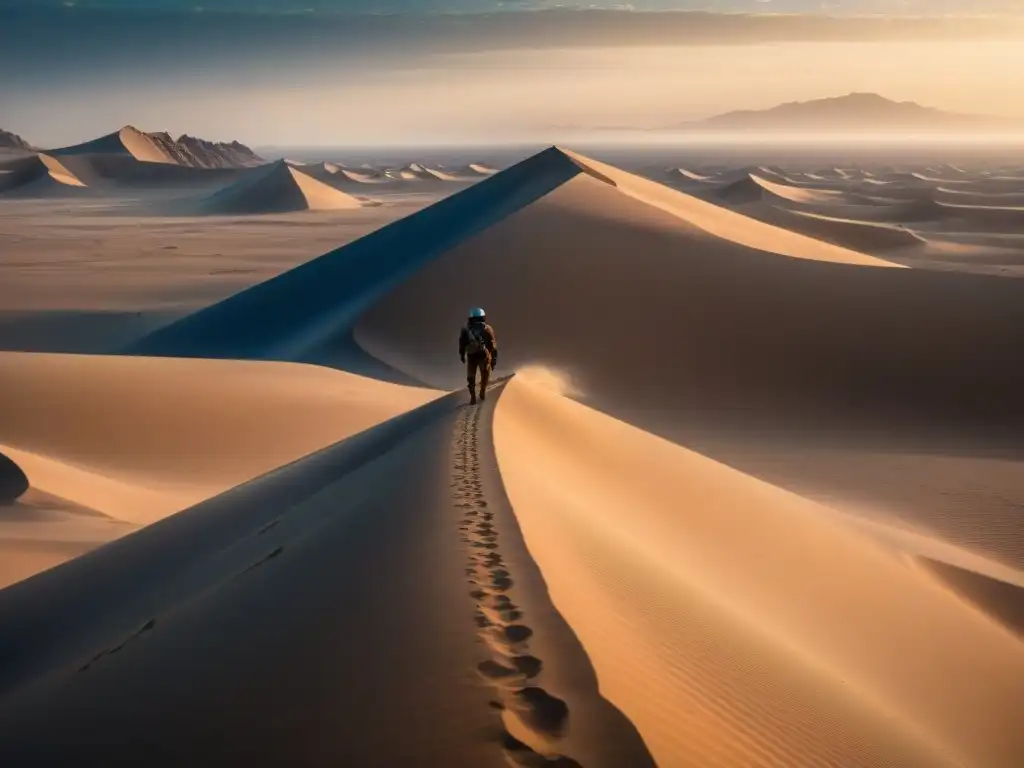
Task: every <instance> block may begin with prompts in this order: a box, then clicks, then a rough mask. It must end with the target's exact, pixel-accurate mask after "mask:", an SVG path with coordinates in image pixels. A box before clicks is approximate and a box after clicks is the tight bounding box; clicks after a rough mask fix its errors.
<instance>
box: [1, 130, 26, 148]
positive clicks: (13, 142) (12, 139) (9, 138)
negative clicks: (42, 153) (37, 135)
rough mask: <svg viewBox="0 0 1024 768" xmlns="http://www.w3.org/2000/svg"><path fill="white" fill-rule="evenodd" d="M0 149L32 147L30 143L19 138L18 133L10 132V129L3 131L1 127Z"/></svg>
mask: <svg viewBox="0 0 1024 768" xmlns="http://www.w3.org/2000/svg"><path fill="white" fill-rule="evenodd" d="M0 149H26V150H30V149H32V145H30V144H29V143H28V142H27V141H25V140H24V139H23V138H21V136H19V135H18V134H16V133H11V132H10V131H5V130H4V129H3V128H0Z"/></svg>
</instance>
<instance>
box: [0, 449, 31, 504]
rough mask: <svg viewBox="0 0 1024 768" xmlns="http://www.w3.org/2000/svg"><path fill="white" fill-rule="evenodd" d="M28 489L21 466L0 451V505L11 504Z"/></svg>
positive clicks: (26, 479)
mask: <svg viewBox="0 0 1024 768" xmlns="http://www.w3.org/2000/svg"><path fill="white" fill-rule="evenodd" d="M27 490H28V478H27V477H26V476H25V473H24V472H23V471H22V469H21V467H19V466H18V465H17V464H15V463H14V462H13V461H11V460H10V459H9V458H7V457H6V456H4V455H3V454H2V453H0V506H3V505H5V504H12V503H14V502H15V501H17V500H18V499H19V498H20V497H21V496H23V495H24V493H25V491H27Z"/></svg>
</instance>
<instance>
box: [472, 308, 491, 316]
mask: <svg viewBox="0 0 1024 768" xmlns="http://www.w3.org/2000/svg"><path fill="white" fill-rule="evenodd" d="M469 316H470V317H473V318H484V317H487V313H486V312H484V311H483V310H482V309H481V308H480V307H473V309H471V310H469Z"/></svg>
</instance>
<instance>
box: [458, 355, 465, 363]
mask: <svg viewBox="0 0 1024 768" xmlns="http://www.w3.org/2000/svg"><path fill="white" fill-rule="evenodd" d="M459 360H461V361H462V362H463V363H465V362H466V356H465V355H459Z"/></svg>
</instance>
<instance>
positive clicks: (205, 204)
mask: <svg viewBox="0 0 1024 768" xmlns="http://www.w3.org/2000/svg"><path fill="white" fill-rule="evenodd" d="M361 205H362V202H360V200H359V199H357V198H355V197H353V196H351V195H348V194H345V193H344V192H342V191H341V190H338V189H335V188H334V187H332V186H330V185H328V184H325V183H323V182H321V181H317V180H316V179H315V178H313V177H312V176H310V175H309V174H306V173H304V172H303V171H300V170H298V169H296V168H292V167H291V166H289V165H288V164H287V163H285V162H283V161H282V162H278V163H274V164H272V165H270V166H266V167H262V168H254V169H253V170H251V171H247V172H246V173H245V175H244V176H242V177H241V178H239V179H238V180H237V181H235V182H233V183H232V184H229V185H228V186H226V187H224V188H223V189H219V190H217V191H216V192H214V193H213V194H212V195H210V196H209V197H207V198H205V199H203V200H202V201H200V202H199V204H198V208H199V209H200V210H201V211H202V212H204V213H221V214H227V213H232V214H249V213H270V212H282V211H306V210H308V211H328V210H346V209H352V208H359V207H360V206H361Z"/></svg>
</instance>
